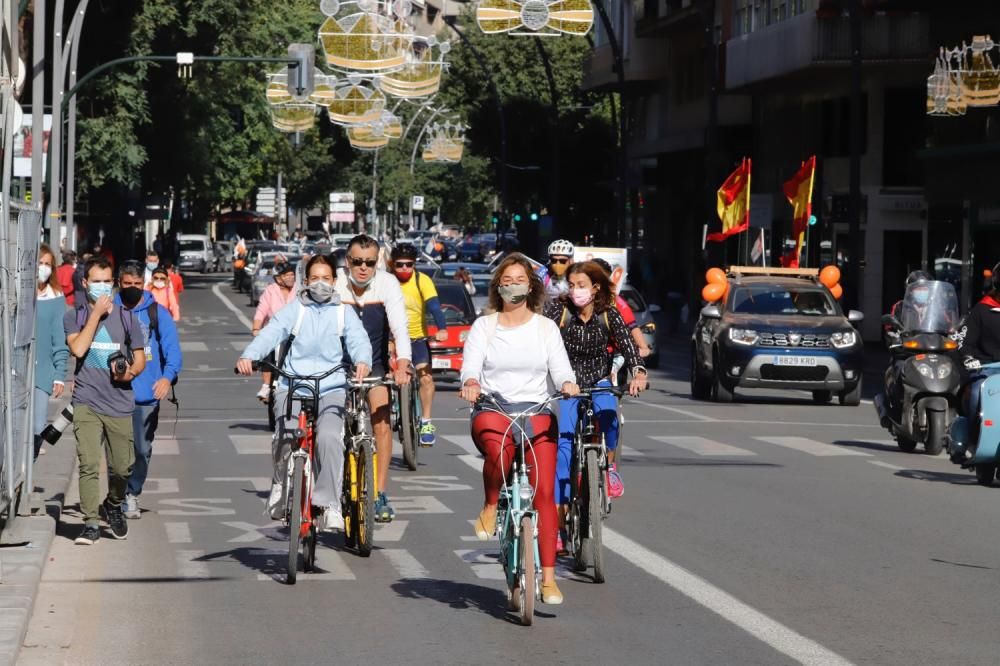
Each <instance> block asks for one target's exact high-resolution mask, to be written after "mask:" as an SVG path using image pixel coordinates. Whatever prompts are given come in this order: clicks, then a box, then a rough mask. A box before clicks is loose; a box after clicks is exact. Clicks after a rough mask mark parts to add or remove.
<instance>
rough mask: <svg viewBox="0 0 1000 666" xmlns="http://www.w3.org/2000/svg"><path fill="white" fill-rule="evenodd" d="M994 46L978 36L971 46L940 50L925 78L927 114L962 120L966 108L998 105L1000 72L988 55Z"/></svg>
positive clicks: (991, 42)
mask: <svg viewBox="0 0 1000 666" xmlns="http://www.w3.org/2000/svg"><path fill="white" fill-rule="evenodd" d="M995 48H997V44H996V43H995V42H994V41H993V39H992V38H991V37H990V36H989V35H985V36H984V35H977V36H975V37H973V38H972V44H966V43H965V42H962V46H960V47H957V48H954V49H950V50H949V49H944V48H942V49H941V51H940V53H939V55H938V57H937V60H936V61H935V63H934V73H933V74H931V75H930V76H929V77H928V78H927V113H928V114H929V115H932V116H962V115H965V113H966V110H967V109H968V108H969V107H992V106H997V105H998V104H1000V69H998V66H997V64H996V63H994V59H993V58H992V57H991V55H990V52H991V51H993V50H994V49H995Z"/></svg>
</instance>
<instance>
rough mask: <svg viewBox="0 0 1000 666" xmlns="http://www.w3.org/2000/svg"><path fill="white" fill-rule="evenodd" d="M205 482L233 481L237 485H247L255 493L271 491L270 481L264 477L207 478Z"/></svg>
mask: <svg viewBox="0 0 1000 666" xmlns="http://www.w3.org/2000/svg"><path fill="white" fill-rule="evenodd" d="M205 480H206V481H219V482H222V481H235V482H237V483H243V482H246V483H249V484H250V485H251V486H253V489H254V490H255V491H257V492H269V491H270V490H271V479H270V478H269V477H266V476H209V477H206V478H205Z"/></svg>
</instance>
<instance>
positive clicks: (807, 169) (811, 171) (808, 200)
mask: <svg viewBox="0 0 1000 666" xmlns="http://www.w3.org/2000/svg"><path fill="white" fill-rule="evenodd" d="M815 177H816V156H815V155H813V156H812V157H810V158H809V159H807V160H806V161H805V162H803V163H802V166H801V167H800V168H799V170H798V172H797V173H796V174H795V175H794V176H792V177H791V179H790V180H788V181H786V182H785V186H784V188H783V189H784V191H785V197H786V198H787V199H788V203H790V204H792V208H793V209H794V211H795V212H794V214H793V216H792V219H793V220H794V222H793V224H792V235H793V236H794V237H795V241H796V243H797V245H796V249H795V254H796V255H799V254H801V252H802V243H803V241H804V240H805V236H806V227H807V226H808V225H809V216H810V215H812V197H813V180H814V179H815Z"/></svg>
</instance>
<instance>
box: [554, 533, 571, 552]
mask: <svg viewBox="0 0 1000 666" xmlns="http://www.w3.org/2000/svg"><path fill="white" fill-rule="evenodd" d="M565 534H566V533H565V532H564V531H563V530H559V531H558V532H557V533H556V555H569V551H568V550H567V549H566V541H567V539H566V538H564V535H565Z"/></svg>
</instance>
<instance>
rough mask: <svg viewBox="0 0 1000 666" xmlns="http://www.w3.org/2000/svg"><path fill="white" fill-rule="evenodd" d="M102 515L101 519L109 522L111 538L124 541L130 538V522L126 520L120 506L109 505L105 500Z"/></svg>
mask: <svg viewBox="0 0 1000 666" xmlns="http://www.w3.org/2000/svg"><path fill="white" fill-rule="evenodd" d="M100 513H101V517H102V518H104V520H106V521H108V527H110V528H111V536H113V537H114V538H116V539H124V538H125V537H127V536H128V521H127V520H125V514H124V513H122V507H121V505H120V504H119V505H118V506H115V505H113V504H108V500H104V502H102V503H101V508H100Z"/></svg>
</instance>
